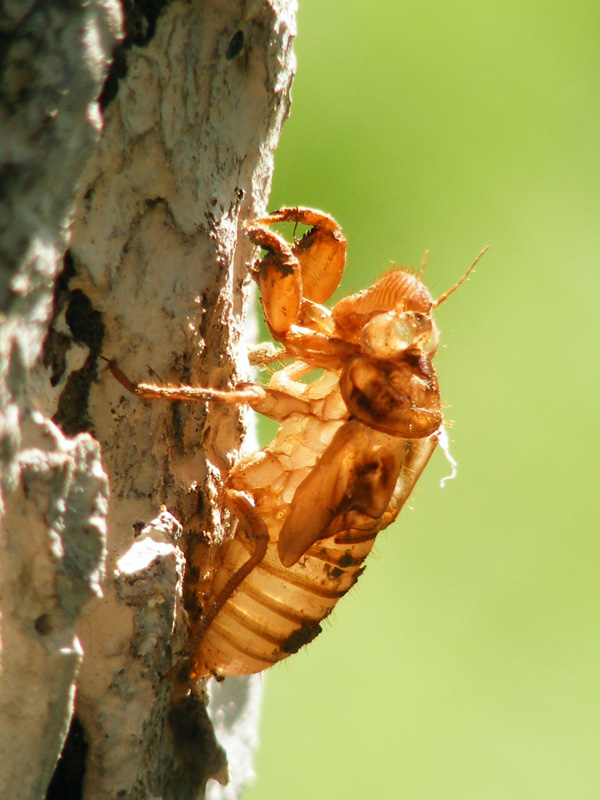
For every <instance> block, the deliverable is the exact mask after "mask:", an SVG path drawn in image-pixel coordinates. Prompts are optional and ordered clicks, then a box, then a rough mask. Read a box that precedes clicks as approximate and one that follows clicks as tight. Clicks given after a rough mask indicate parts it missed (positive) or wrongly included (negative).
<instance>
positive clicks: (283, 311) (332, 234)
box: [246, 207, 346, 341]
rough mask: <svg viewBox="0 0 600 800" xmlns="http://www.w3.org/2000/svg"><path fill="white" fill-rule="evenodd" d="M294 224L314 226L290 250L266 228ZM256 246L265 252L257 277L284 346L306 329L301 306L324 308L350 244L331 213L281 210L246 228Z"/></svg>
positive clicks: (267, 311)
mask: <svg viewBox="0 0 600 800" xmlns="http://www.w3.org/2000/svg"><path fill="white" fill-rule="evenodd" d="M277 222H295V223H300V224H302V225H308V226H311V227H310V230H308V231H307V232H306V233H305V234H304V236H302V238H301V239H299V240H297V241H295V242H294V244H293V245H289V244H288V243H287V242H286V241H285V239H284V238H283V237H282V236H279V234H277V233H275V231H273V230H271V229H270V228H269V227H268V226H269V225H272V224H274V223H277ZM246 231H247V233H248V236H249V238H250V239H251V240H252V241H253V242H254V244H257V245H259V246H260V247H262V248H263V249H264V250H266V251H267V254H266V256H264V258H262V259H261V260H260V261H259V262H258V263H257V265H256V267H255V276H256V280H257V283H258V285H259V288H260V294H261V299H262V303H263V307H264V309H265V315H266V317H267V322H268V324H269V327H270V328H271V332H272V333H273V335H274V336H275V338H277V339H278V340H279V341H283V340H284V337H285V334H286V332H287V331H288V330H289V328H290V326H291V325H293V324H296V323H300V324H302V303H303V301H310V302H312V303H317V304H318V303H323V302H325V300H328V299H329V297H331V295H332V293H333V292H334V291H335V289H336V288H337V286H338V284H339V282H340V280H341V277H342V274H343V272H344V269H345V266H346V239H345V238H344V236H343V235H342V232H341V229H340V227H339V225H338V224H337V222H336V221H335V220H334V219H333V217H330V216H329V215H328V214H324V213H323V212H321V211H314V210H313V209H309V208H301V207H297V208H282V209H280V210H279V211H275V212H273V213H272V214H269V216H268V217H263V218H262V219H258V220H256V221H255V222H252V223H251V224H249V225H247V226H246Z"/></svg>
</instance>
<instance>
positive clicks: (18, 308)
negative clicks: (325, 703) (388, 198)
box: [0, 0, 295, 800]
mask: <svg viewBox="0 0 600 800" xmlns="http://www.w3.org/2000/svg"><path fill="white" fill-rule="evenodd" d="M15 5H18V6H19V10H18V12H16V11H15V12H14V14H13V19H14V25H13V29H12V34H11V35H12V36H13V37H14V41H15V43H17V44H18V43H20V44H19V46H20V47H23V44H22V42H21V40H22V39H25V40H26V42H27V43H28V45H29V46H30V38H31V35H30V34H28V36H29V38H28V37H25V36H23V32H24V31H25V27H24V26H30V27H31V26H34V28H35V31H36V35H37V36H38V40H39V42H41V43H42V44H41V45H38V49H36V48H35V47H33V49H32V50H31V51H30V54H29V55H28V53H27V52H26V51H25V55H23V51H21V52H18V53H16V54H15V56H14V57H13V59H12V61H8V62H7V63H9V65H12V67H11V68H12V70H13V73H15V74H12V73H10V74H9V77H12V81H13V84H14V87H15V88H14V99H13V105H14V107H11V106H10V105H9V104H8V103H7V104H6V106H5V108H3V109H2V113H3V114H4V115H5V116H4V119H3V120H2V121H3V123H4V125H5V126H6V125H12V126H13V129H12V133H11V142H12V144H11V145H10V146H8V147H6V148H5V152H3V153H2V165H3V167H5V168H4V186H5V187H9V189H8V191H7V192H6V199H3V202H4V204H5V205H4V208H5V209H6V214H5V215H3V216H4V219H8V220H10V223H11V224H9V225H7V226H6V229H5V230H4V231H3V232H2V233H3V238H2V248H3V250H2V254H3V260H4V264H3V267H4V272H3V276H2V285H1V287H0V288H1V289H2V294H1V296H0V299H1V301H2V306H3V310H4V313H5V315H6V317H5V319H3V323H2V331H1V334H2V340H1V346H2V353H1V355H2V373H1V376H0V377H1V378H2V384H1V385H0V390H1V391H2V412H1V413H2V423H3V448H2V450H1V452H0V458H1V463H0V466H1V468H2V474H3V484H2V488H3V492H4V506H3V513H4V519H3V523H2V524H3V537H2V543H1V547H2V551H1V557H2V562H1V565H0V566H1V572H0V589H1V591H2V595H1V601H2V608H1V611H2V646H3V655H2V681H3V682H2V684H1V685H0V689H1V691H2V694H1V695H0V703H1V705H0V714H1V717H0V746H2V748H3V750H2V753H1V754H0V764H2V766H1V767H0V795H1V796H6V797H9V796H15V797H17V796H18V797H23V798H26V797H40V796H43V795H44V792H45V787H46V786H47V784H48V781H49V780H50V777H51V775H52V772H53V771H54V767H55V764H56V759H57V756H58V754H59V752H60V750H61V746H62V744H63V741H64V737H65V734H66V731H67V729H68V726H69V723H70V722H71V733H70V735H69V737H68V739H67V743H66V746H65V749H64V751H63V756H62V758H61V760H60V761H59V765H58V769H57V770H56V772H55V774H54V778H53V780H52V783H51V786H50V790H49V792H48V797H66V796H68V795H67V794H66V789H67V788H68V789H69V790H72V789H73V787H74V786H76V785H77V783H78V782H79V783H81V787H82V788H81V792H80V794H79V795H77V794H76V795H74V796H82V797H85V798H114V797H118V796H121V797H128V798H129V797H132V798H133V797H136V798H138V797H139V798H143V797H150V796H152V797H164V798H178V800H184V798H188V797H189V798H195V797H201V796H203V793H204V785H205V783H206V780H207V779H208V778H210V777H213V778H216V779H217V780H219V781H221V782H225V781H226V779H227V764H226V760H225V756H224V753H223V750H222V748H221V746H220V745H219V744H218V743H217V739H216V738H215V736H214V733H213V731H212V726H211V725H210V723H209V719H208V716H207V714H206V710H205V701H206V693H205V687H203V686H199V687H197V691H196V692H194V693H193V694H190V695H187V696H185V697H175V698H174V696H173V682H172V680H169V679H168V678H165V675H166V673H167V672H168V671H169V670H170V668H171V667H172V666H173V664H174V663H175V662H176V661H177V653H178V651H180V650H181V649H182V647H183V646H184V644H185V639H186V635H187V625H186V612H185V611H184V610H183V609H184V606H185V609H186V610H187V612H188V613H189V614H191V615H194V614H196V613H198V608H197V597H198V591H199V589H200V588H201V587H202V582H203V579H204V577H205V575H206V574H207V573H209V572H210V566H211V563H212V561H213V560H214V559H215V558H218V542H219V541H221V540H222V538H223V536H224V535H226V523H227V520H226V519H224V520H223V519H222V518H221V509H220V506H219V502H218V492H219V485H220V481H221V476H222V474H223V471H224V470H226V469H227V467H228V466H229V465H230V464H231V463H232V461H233V460H234V459H235V458H236V457H237V456H238V452H239V449H240V441H241V437H242V435H243V431H244V423H245V418H244V415H243V414H242V413H241V412H239V411H236V410H232V409H223V408H220V407H218V406H217V405H215V404H212V405H211V406H210V408H208V409H205V408H203V407H189V406H187V407H185V406H182V405H179V404H178V405H167V404H164V405H163V404H160V403H147V402H146V403H144V402H141V401H140V400H138V399H137V398H135V397H133V396H129V395H127V393H126V392H125V391H124V389H123V387H122V386H121V385H120V384H118V383H117V382H116V381H115V379H114V378H113V377H112V375H111V374H110V373H109V372H108V371H107V370H106V368H105V362H104V361H103V360H102V358H101V357H102V356H103V357H105V358H110V359H115V360H117V362H118V363H119V365H120V366H121V368H122V369H124V371H125V372H126V373H127V374H128V375H130V376H131V377H132V378H134V379H146V380H147V379H148V377H149V373H150V375H151V378H150V379H151V380H156V381H159V380H160V381H164V382H180V381H181V382H186V383H188V382H190V383H196V384H199V385H212V386H219V387H222V386H226V385H227V384H228V382H230V381H231V380H236V379H239V378H240V377H245V375H244V373H245V371H246V367H247V362H246V361H245V356H244V352H245V344H246V338H247V337H246V335H245V334H244V314H245V304H246V303H247V300H248V295H249V276H248V266H247V265H248V262H249V260H250V257H251V249H250V246H249V244H248V242H247V241H246V240H245V238H244V235H243V231H242V222H243V221H244V220H245V219H248V218H251V217H254V216H257V215H259V214H261V213H263V212H264V210H265V207H266V200H267V196H268V191H269V188H270V180H271V174H272V159H273V151H274V149H275V146H276V143H277V140H278V136H279V132H280V129H281V125H282V123H283V121H284V119H285V117H286V116H287V113H288V108H289V91H290V85H291V79H292V74H293V67H294V63H293V55H292V48H291V46H292V40H293V36H294V25H295V19H294V13H295V8H294V4H293V3H291V2H285V0H271V2H265V3H254V2H241V1H240V0H229V2H224V1H223V0H211V1H209V0H202V1H201V0H193V1H192V2H167V1H165V2H155V3H148V2H145V3H136V2H132V1H130V2H127V3H125V11H126V15H125V31H126V38H125V40H124V41H123V43H122V45H121V46H120V47H119V49H118V50H117V51H116V52H115V61H114V64H113V67H112V70H111V73H110V76H109V78H108V81H107V82H106V83H105V85H104V89H103V94H102V98H101V101H102V106H103V110H104V128H103V130H102V134H101V138H100V141H99V144H98V145H97V147H96V149H95V150H94V152H93V154H92V156H91V158H90V159H89V161H88V157H89V155H90V151H91V149H92V146H93V143H94V137H95V136H96V135H97V134H98V131H99V130H100V128H101V124H100V120H101V117H100V115H99V114H98V113H97V107H96V105H95V104H94V102H93V101H94V98H95V97H97V95H98V91H99V89H100V86H101V83H102V79H103V78H104V73H105V70H106V65H107V63H108V59H109V57H110V51H111V48H112V44H113V43H114V41H115V38H116V36H117V35H118V26H119V8H118V5H117V4H116V3H112V2H110V0H104V2H103V3H100V2H98V3H94V2H89V3H87V2H86V3H83V2H82V3H81V5H80V6H79V5H77V4H72V5H71V6H69V5H68V4H65V3H64V2H59V1H58V0H57V2H56V4H54V3H51V2H44V3H41V2H40V3H39V4H36V3H33V2H31V3H29V4H27V13H25V9H24V8H23V6H24V5H25V4H23V3H21V4H15ZM55 5H56V8H55ZM66 7H68V10H65V8H66ZM44 15H45V16H44ZM53 15H54V16H53ZM61 15H62V18H61ZM51 18H52V19H51ZM50 22H52V24H50ZM84 22H85V24H84ZM27 30H29V28H27ZM69 31H70V33H69ZM38 40H36V41H38ZM17 44H15V46H17ZM86 47H87V50H86ZM44 48H45V49H48V50H50V51H51V54H52V55H54V58H55V59H63V61H64V67H63V73H62V74H63V82H62V83H60V82H58V83H57V85H56V87H53V92H49V90H48V88H47V87H48V82H49V76H52V75H53V72H52V70H51V69H50V68H49V67H48V65H47V64H44V63H43V62H42V61H38V57H39V52H38V50H44ZM19 59H20V60H19ZM71 62H73V63H71ZM61 63H62V62H61ZM15 64H16V65H17V66H14V65H15ZM24 65H26V66H24ZM31 65H33V67H31ZM30 67H31V68H33V70H34V72H35V74H36V76H37V78H38V81H39V85H40V88H39V91H38V92H37V94H35V93H33V94H34V96H32V98H31V100H30V107H27V108H24V106H23V104H22V97H21V94H22V87H23V85H27V86H28V87H29V83H28V82H30V81H31V76H30V74H29V71H30ZM9 85H10V84H9ZM20 92H21V94H20ZM48 98H51V99H52V103H49V99H48ZM65 98H66V99H65ZM34 112H35V113H34ZM35 114H37V115H38V117H39V120H40V122H39V125H38V127H39V129H40V130H39V132H38V133H37V137H36V136H34V135H33V134H32V129H31V125H32V116H33V117H34V122H35V120H36V118H35ZM9 116H11V117H12V119H9V118H8V117H9ZM14 119H16V120H17V122H16V123H15V122H14ZM17 123H18V124H17ZM48 131H50V134H53V136H52V135H50V136H49V134H48ZM30 140H31V141H30ZM2 141H6V137H2ZM86 161H87V165H86ZM5 165H6V166H5ZM84 166H85V171H84V175H83V178H82V180H81V181H80V183H79V191H78V199H77V204H76V211H75V214H74V220H73V224H72V227H71V231H70V240H69V229H68V224H69V220H70V215H71V213H72V207H73V196H74V190H75V187H76V186H77V183H78V182H79V179H80V178H81V171H82V169H83V168H84ZM13 176H16V181H15V179H14V177H13ZM15 220H16V221H17V222H18V224H17V222H15ZM67 245H68V246H69V250H68V252H67V255H66V257H65V260H64V269H63V271H62V274H61V275H60V277H59V279H58V282H57V284H56V286H55V287H54V292H53V284H54V280H55V278H56V276H57V273H58V271H59V266H60V265H59V258H60V256H61V255H62V253H63V251H64V250H65V247H66V246H67ZM48 325H49V330H47V328H48ZM42 345H43V347H42ZM42 350H43V354H42V358H41V359H40V354H41V352H42ZM34 366H35V367H36V368H35V370H34ZM31 371H33V372H34V379H33V381H29V382H28V381H27V379H26V376H27V374H28V373H30V372H31ZM31 408H36V411H29V409H31ZM50 420H53V422H52V421H50ZM92 437H93V438H92ZM97 443H99V445H100V447H101V453H102V461H100V448H99V447H98V444H97ZM106 476H108V479H109V483H110V489H111V500H110V506H109V510H108V512H107V505H106ZM106 522H108V528H107V530H108V536H107V541H106V549H105V547H104V538H103V537H104V532H105V527H106V526H105V523H106ZM104 564H106V577H105V579H104V580H102V574H103V569H104ZM91 594H95V599H93V600H91V601H89V602H87V603H86V604H85V606H84V605H83V603H84V600H87V599H88V598H89V597H90V595H91ZM101 594H102V596H100V595H101ZM78 668H79V672H78V673H77V670H78ZM254 685H255V686H256V688H258V684H257V683H255V684H254ZM249 686H250V684H248V683H246V682H242V681H235V680H232V681H230V682H226V684H225V685H224V686H223V687H222V688H221V687H218V690H217V692H216V693H215V696H214V697H213V703H212V713H213V716H214V717H215V718H216V721H217V727H220V728H221V729H222V730H223V735H226V736H228V737H229V738H230V739H231V740H232V747H233V748H234V750H235V756H234V757H230V768H231V773H232V781H231V784H230V786H229V787H226V788H225V789H224V790H223V791H222V792H220V793H219V792H218V791H217V790H216V789H215V788H212V789H211V790H210V792H212V794H211V797H217V796H221V797H236V796H238V794H239V789H240V786H241V785H242V784H243V782H244V781H245V780H246V779H247V777H248V774H249V773H251V766H250V764H249V752H250V751H251V749H252V733H251V730H252V726H253V725H254V724H255V717H256V706H257V698H256V695H255V694H253V693H252V691H251V690H250V689H249ZM75 691H76V693H77V700H76V715H75V716H74V717H73V718H72V711H73V697H74V694H75ZM232 702H233V704H234V705H232ZM23 709H25V712H24V711H23ZM71 718H72V719H71ZM15 727H18V728H19V731H20V734H19V736H16V735H15V734H14V730H15ZM32 763H34V764H35V768H34V769H32V767H31V765H32ZM7 765H10V768H9V767H8V766H7ZM214 786H216V784H214Z"/></svg>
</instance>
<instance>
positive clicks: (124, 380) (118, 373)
mask: <svg viewBox="0 0 600 800" xmlns="http://www.w3.org/2000/svg"><path fill="white" fill-rule="evenodd" d="M100 358H102V359H103V360H104V361H106V363H107V364H108V369H109V371H110V373H111V374H112V375H113V377H114V378H116V379H117V380H118V381H119V383H120V384H121V385H122V386H124V387H125V388H126V389H127V391H128V392H131V393H132V394H139V393H140V390H139V387H138V385H137V383H134V382H133V381H132V380H130V379H129V378H128V377H127V375H125V373H124V372H123V370H122V369H120V367H118V366H117V362H116V361H111V359H110V358H105V357H104V356H100Z"/></svg>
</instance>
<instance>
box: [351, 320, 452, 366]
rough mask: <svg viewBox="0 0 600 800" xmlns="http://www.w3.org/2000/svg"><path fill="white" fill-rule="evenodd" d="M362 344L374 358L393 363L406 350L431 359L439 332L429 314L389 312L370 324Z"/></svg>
mask: <svg viewBox="0 0 600 800" xmlns="http://www.w3.org/2000/svg"><path fill="white" fill-rule="evenodd" d="M360 340H361V344H362V346H363V348H364V349H365V350H366V352H367V353H369V354H370V355H372V356H374V357H375V358H383V359H393V358H397V357H398V356H400V355H402V353H404V352H406V351H407V350H413V351H415V350H417V351H419V352H421V353H422V354H423V355H426V356H427V357H428V358H431V357H432V356H433V354H434V353H435V351H436V350H437V346H438V332H437V328H436V327H435V324H434V322H433V319H432V318H431V316H430V315H429V314H421V313H419V312H416V311H404V312H402V313H398V312H396V311H388V312H387V313H385V314H378V315H377V316H376V317H373V318H372V319H371V320H369V322H367V324H366V325H365V326H364V328H363V329H362V331H361V333H360Z"/></svg>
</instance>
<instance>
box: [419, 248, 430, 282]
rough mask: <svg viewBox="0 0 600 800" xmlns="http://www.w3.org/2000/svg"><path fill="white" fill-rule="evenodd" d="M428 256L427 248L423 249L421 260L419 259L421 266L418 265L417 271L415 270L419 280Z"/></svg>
mask: <svg viewBox="0 0 600 800" xmlns="http://www.w3.org/2000/svg"><path fill="white" fill-rule="evenodd" d="M428 258H429V250H425V252H424V253H423V261H421V266H420V267H419V271H418V272H417V278H418V279H419V280H421V278H422V277H423V273H424V272H425V267H426V266H427V259H428Z"/></svg>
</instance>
